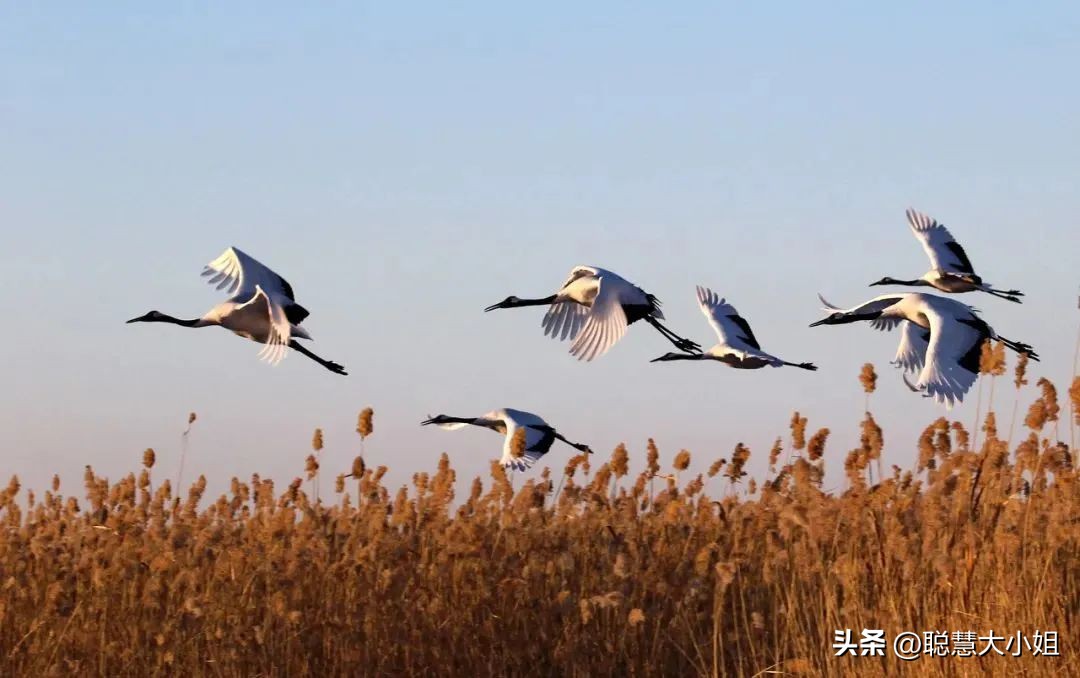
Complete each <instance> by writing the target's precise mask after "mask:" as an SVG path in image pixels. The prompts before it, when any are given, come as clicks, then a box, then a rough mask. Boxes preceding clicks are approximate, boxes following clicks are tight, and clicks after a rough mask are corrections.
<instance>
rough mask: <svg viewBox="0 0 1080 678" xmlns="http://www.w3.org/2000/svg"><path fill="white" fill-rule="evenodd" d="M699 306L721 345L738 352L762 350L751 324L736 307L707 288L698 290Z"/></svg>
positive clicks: (699, 287)
mask: <svg viewBox="0 0 1080 678" xmlns="http://www.w3.org/2000/svg"><path fill="white" fill-rule="evenodd" d="M697 298H698V305H699V306H701V312H702V313H704V314H705V317H706V318H708V319H709V324H710V325H712V328H713V330H715V331H716V336H718V337H719V338H720V343H721V344H724V345H725V346H730V347H731V348H734V349H738V350H744V351H745V350H746V349H758V350H760V349H761V345H760V344H759V343H758V340H757V338H756V337H754V332H753V331H752V330H751V329H750V323H748V322H746V320H745V319H744V318H743V317H742V316H740V315H739V312H738V311H736V310H735V307H734V306H732V305H731V304H729V303H727V302H726V301H725V300H724V299H721V298H720V296H719V295H717V294H716V292H713V291H712V290H710V289H709V288H707V287H701V286H700V285H699V286H698V288H697Z"/></svg>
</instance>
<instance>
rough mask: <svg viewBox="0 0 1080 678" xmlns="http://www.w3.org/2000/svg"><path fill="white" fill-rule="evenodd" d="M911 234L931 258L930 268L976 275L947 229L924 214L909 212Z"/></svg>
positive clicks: (969, 261)
mask: <svg viewBox="0 0 1080 678" xmlns="http://www.w3.org/2000/svg"><path fill="white" fill-rule="evenodd" d="M907 220H908V224H909V225H910V226H911V232H912V233H914V234H915V237H916V238H918V239H919V242H920V243H922V246H923V249H924V250H926V255H927V256H928V257H930V266H931V267H932V268H934V269H936V270H939V271H946V272H948V273H959V274H967V275H974V273H975V269H974V267H972V265H971V260H970V259H968V256H967V253H965V252H964V248H963V247H961V246H960V243H958V242H956V239H955V238H953V237H952V234H951V233H949V229H947V228H945V227H944V226H942V225H941V224H939V223H938V222H937V220H936V219H933V218H931V217H929V216H927V215H925V214H923V213H922V212H917V211H915V210H913V209H909V210H907Z"/></svg>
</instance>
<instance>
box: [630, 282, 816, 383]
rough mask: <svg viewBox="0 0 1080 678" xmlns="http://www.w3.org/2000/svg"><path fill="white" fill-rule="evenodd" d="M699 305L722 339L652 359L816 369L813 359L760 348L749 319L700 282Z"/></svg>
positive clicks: (747, 367) (753, 366)
mask: <svg viewBox="0 0 1080 678" xmlns="http://www.w3.org/2000/svg"><path fill="white" fill-rule="evenodd" d="M697 299H698V305H699V306H700V307H701V312H702V313H704V314H705V317H706V318H708V320H709V324H710V325H712V328H713V330H715V331H716V336H717V337H718V338H719V339H720V342H719V343H718V344H716V345H715V346H713V347H712V348H710V349H709V350H707V351H705V352H704V353H699V354H692V353H665V354H664V355H662V356H660V357H659V358H654V359H653V360H651V361H650V362H654V363H655V362H662V361H668V360H716V361H719V362H722V363H724V364H725V365H728V366H730V367H734V368H736V369H740V370H756V369H760V368H762V367H767V366H771V367H783V366H785V365H786V366H788V367H799V368H802V369H804V370H811V371H813V370H816V369H817V367H816V366H815V365H814V364H813V363H789V362H788V361H786V360H781V359H780V358H777V357H776V356H774V355H772V354H769V353H766V352H765V351H763V350H761V345H760V344H759V343H758V340H757V338H756V337H755V336H754V332H753V331H752V330H751V329H750V323H748V322H746V320H745V319H743V317H742V316H740V315H739V312H738V311H736V310H735V307H734V306H732V305H731V304H729V303H727V301H726V300H724V299H722V298H720V296H719V295H718V294H717V293H716V292H713V291H712V290H710V289H708V288H707V287H701V286H698V288H697Z"/></svg>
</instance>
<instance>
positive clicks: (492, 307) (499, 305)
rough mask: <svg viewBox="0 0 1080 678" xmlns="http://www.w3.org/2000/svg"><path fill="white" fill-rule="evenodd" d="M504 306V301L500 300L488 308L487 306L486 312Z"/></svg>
mask: <svg viewBox="0 0 1080 678" xmlns="http://www.w3.org/2000/svg"><path fill="white" fill-rule="evenodd" d="M502 307H503V305H502V302H501V301H500V302H499V303H497V304H492V305H491V306H488V307H487V308H485V309H484V313H487V312H488V311H494V310H495V309H497V308H502Z"/></svg>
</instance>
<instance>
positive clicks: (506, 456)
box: [420, 407, 592, 471]
mask: <svg viewBox="0 0 1080 678" xmlns="http://www.w3.org/2000/svg"><path fill="white" fill-rule="evenodd" d="M429 424H434V425H436V426H438V427H439V428H442V429H446V430H448V431H456V430H458V429H461V428H465V427H466V426H480V427H482V428H486V429H490V430H492V431H495V432H496V433H501V434H502V435H503V453H502V459H500V460H499V463H500V464H502V466H503V468H508V469H513V470H515V471H524V470H525V469H527V468H530V467H531V466H532V465H533V464H535V463H536V462H537V461H538V460H539V459H540V457H542V456H544V455H545V454H547V452H548V450H550V449H551V445H552V443H554V442H555V441H556V440H561V441H562V442H564V443H566V444H567V445H569V446H570V447H573V448H574V449H576V450H578V451H580V452H586V453H590V454H591V453H592V450H590V449H589V446H588V445H582V444H581V443H574V442H570V441H569V440H567V439H566V438H564V437H563V436H562V434H560V433H559V432H558V431H556V430H555V429H554V428H553V427H552V426H551V425H550V424H548V423H547V422H546V421H544V420H543V419H542V418H540V417H539V416H537V415H535V414H533V413H532V412H525V411H523V410H514V409H510V408H509V407H505V408H503V409H501V410H493V411H491V412H488V413H487V414H484V415H481V416H479V417H452V416H448V415H445V414H439V415H436V416H434V417H430V416H429V417H428V418H427V419H425V420H424V421H422V422H420V425H421V426H427V425H429ZM520 430H524V435H525V441H524V442H525V449H524V450H523V454H522V456H520V457H515V456H514V449H513V441H514V435H515V434H516V433H517V432H518V431H520Z"/></svg>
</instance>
